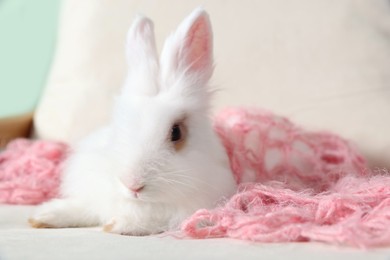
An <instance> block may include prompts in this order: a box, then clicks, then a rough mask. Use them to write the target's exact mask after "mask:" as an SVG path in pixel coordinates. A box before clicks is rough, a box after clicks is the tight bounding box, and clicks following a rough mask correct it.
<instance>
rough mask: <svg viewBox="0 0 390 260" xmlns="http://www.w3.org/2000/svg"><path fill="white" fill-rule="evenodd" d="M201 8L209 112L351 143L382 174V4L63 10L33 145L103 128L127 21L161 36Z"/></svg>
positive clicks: (388, 147) (385, 24)
mask: <svg viewBox="0 0 390 260" xmlns="http://www.w3.org/2000/svg"><path fill="white" fill-rule="evenodd" d="M200 4H203V6H204V7H205V9H206V10H207V11H208V12H209V13H210V16H211V20H212V23H213V27H214V35H215V56H216V65H217V66H216V71H215V75H214V77H213V83H214V85H215V86H216V87H218V88H221V89H222V91H220V92H218V93H217V96H216V99H215V108H216V109H219V108H221V107H224V106H229V105H256V106H261V107H265V108H268V109H270V110H272V111H274V112H277V113H280V114H283V115H286V116H288V117H290V118H291V119H293V120H294V121H296V122H298V123H300V124H302V125H304V126H305V127H307V128H311V129H323V130H330V131H333V132H336V133H339V134H341V135H343V136H344V137H346V138H349V139H351V140H353V141H354V142H355V143H356V144H357V146H358V147H359V148H360V149H361V150H362V151H363V153H364V154H365V155H366V156H367V157H368V158H369V159H370V161H371V164H372V165H373V166H387V167H390V137H389V136H390V134H389V133H390V118H389V113H390V69H389V68H390V3H389V2H388V1H386V0H376V1H366V0H338V1H328V0H322V1H312V0H296V1H289V0H275V1H268V0H242V1H226V0H214V1H207V2H205V1H195V0H191V1H180V0H167V1H140V0H138V1H137V0H128V1H123V0H101V1H95V0H83V1H79V0H67V1H66V2H64V8H63V15H62V23H61V28H60V36H59V40H58V46H57V53H56V57H55V62H54V65H53V68H52V71H51V74H50V78H49V81H48V84H47V87H46V91H45V93H44V95H43V97H42V100H41V102H40V104H39V106H38V109H37V112H36V116H35V131H36V135H37V136H38V137H40V138H46V139H56V140H62V141H67V142H75V141H77V140H79V139H80V138H81V137H82V136H84V135H85V134H86V133H87V132H89V131H91V130H92V129H94V128H96V127H97V126H99V125H102V124H103V123H104V122H106V120H107V118H108V114H109V112H110V109H111V102H112V98H113V95H114V93H116V92H117V91H118V88H119V87H120V86H121V83H122V81H123V78H124V71H125V62H124V41H125V34H126V31H127V29H128V26H129V25H130V23H131V20H132V18H133V17H134V15H135V13H137V12H142V13H144V14H145V15H147V16H149V17H151V18H152V19H153V20H154V21H155V30H156V38H157V41H158V46H159V47H160V48H161V46H162V43H163V40H164V39H165V37H166V36H167V35H168V34H169V32H171V31H172V30H174V29H175V27H176V26H177V25H178V24H179V22H180V21H181V20H182V19H183V18H184V17H185V16H186V15H187V14H189V13H190V12H191V11H192V9H193V8H195V7H197V6H198V5H200Z"/></svg>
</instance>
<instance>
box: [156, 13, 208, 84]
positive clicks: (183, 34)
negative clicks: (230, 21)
mask: <svg viewBox="0 0 390 260" xmlns="http://www.w3.org/2000/svg"><path fill="white" fill-rule="evenodd" d="M212 38H213V34H212V29H211V24H210V20H209V16H208V14H207V13H206V12H205V11H204V10H203V9H201V8H198V9H196V10H195V11H193V12H192V13H191V14H190V15H189V16H188V17H187V18H186V19H185V20H184V21H183V22H182V23H181V24H180V26H179V28H178V29H177V30H176V32H175V33H174V34H173V35H171V36H170V37H169V38H168V39H167V40H166V41H165V45H164V48H163V51H162V54H161V75H162V79H163V81H164V83H165V84H164V85H170V84H173V83H174V82H172V81H174V80H175V79H178V78H181V77H183V76H184V77H185V78H190V79H191V80H192V81H195V82H194V83H196V84H206V83H207V82H208V80H209V79H210V77H211V75H212V72H213V39H212Z"/></svg>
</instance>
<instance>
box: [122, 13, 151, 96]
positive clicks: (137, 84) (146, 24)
mask: <svg viewBox="0 0 390 260" xmlns="http://www.w3.org/2000/svg"><path fill="white" fill-rule="evenodd" d="M126 58H127V63H128V66H129V72H128V79H127V82H126V87H125V91H130V92H132V94H144V95H154V94H156V93H157V91H158V88H157V78H158V70H159V62H158V57H157V51H156V43H155V39H154V29H153V22H152V21H151V20H150V19H149V18H147V17H145V16H142V15H137V16H136V18H135V20H134V22H133V24H132V26H131V27H130V29H129V32H128V33H127V44H126Z"/></svg>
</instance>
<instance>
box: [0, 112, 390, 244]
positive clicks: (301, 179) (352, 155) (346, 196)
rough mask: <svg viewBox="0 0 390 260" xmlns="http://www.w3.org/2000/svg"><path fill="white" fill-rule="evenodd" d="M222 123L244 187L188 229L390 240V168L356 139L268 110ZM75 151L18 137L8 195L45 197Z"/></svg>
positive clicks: (9, 165) (5, 167) (195, 233)
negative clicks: (377, 167)
mask: <svg viewBox="0 0 390 260" xmlns="http://www.w3.org/2000/svg"><path fill="white" fill-rule="evenodd" d="M215 130H216V132H217V133H218V135H219V136H220V138H221V140H222V142H223V144H224V146H225V148H226V151H227V154H228V156H229V159H230V165H231V168H232V170H233V173H234V176H235V178H236V181H237V182H238V183H239V184H240V186H239V190H238V192H237V194H236V195H234V196H233V197H232V198H230V199H229V200H228V201H226V202H224V203H223V204H221V205H220V206H219V207H217V208H215V209H212V210H206V209H200V210H199V211H197V212H196V213H195V214H193V215H192V216H191V217H190V218H188V219H187V220H185V221H184V222H183V223H182V228H181V231H182V232H183V233H184V234H185V235H187V236H189V237H192V238H213V237H231V238H237V239H244V240H251V241H259V242H289V241H322V242H327V243H332V244H346V245H351V246H357V247H374V246H390V229H389V228H388V227H389V226H390V176H389V175H388V173H387V172H386V171H383V172H377V173H376V174H375V173H374V172H373V171H371V170H368V168H367V166H366V162H365V160H364V158H363V157H362V156H361V155H360V154H359V153H358V152H357V151H356V150H355V149H353V148H351V146H350V145H349V144H348V142H347V141H345V140H343V139H342V138H340V137H337V136H335V135H332V134H330V133H325V132H309V131H305V130H303V129H301V128H299V127H297V126H295V125H294V124H292V123H291V122H290V121H289V120H288V119H286V118H283V117H278V116H275V115H273V114H272V113H270V112H267V111H264V110H259V109H241V108H229V109H226V110H224V111H222V112H221V113H220V114H219V115H217V117H216V118H215ZM67 151H68V149H67V147H66V145H64V144H61V143H55V142H50V141H28V140H21V139H19V140H16V141H14V142H12V143H11V144H9V145H8V147H7V149H6V150H5V151H4V152H3V153H2V154H0V202H5V203H14V204H37V203H40V202H43V201H46V200H48V199H50V198H53V197H55V196H57V194H58V193H57V192H58V186H59V183H60V172H61V162H62V161H63V160H64V158H65V157H66V154H67Z"/></svg>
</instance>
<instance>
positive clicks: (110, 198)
mask: <svg viewBox="0 0 390 260" xmlns="http://www.w3.org/2000/svg"><path fill="white" fill-rule="evenodd" d="M127 60H128V64H129V73H128V77H127V79H126V82H125V84H124V87H123V89H122V92H121V93H120V94H119V96H118V97H117V98H116V100H115V104H114V108H113V113H112V117H111V121H110V122H109V123H108V124H107V126H105V127H103V128H102V129H99V130H97V131H96V132H94V133H92V134H90V135H89V136H87V137H86V138H85V139H84V140H83V141H82V142H80V143H79V144H78V145H77V146H76V147H75V148H74V151H73V153H72V155H71V156H70V158H69V159H68V161H67V163H66V167H65V169H64V174H63V179H62V184H61V198H59V199H54V200H52V201H49V202H47V203H45V204H43V205H41V206H40V207H39V208H38V209H37V211H36V213H35V214H34V215H33V216H32V218H31V219H30V223H31V224H32V226H34V227H54V228H59V227H84V226H98V225H103V226H104V230H105V231H108V232H113V233H119V234H127V235H147V234H153V233H159V232H163V231H166V230H172V229H175V228H178V227H179V225H180V223H181V222H182V221H183V220H184V219H185V218H186V217H188V216H189V215H191V214H192V213H194V212H195V211H196V210H197V209H201V208H212V207H214V206H216V204H217V203H218V202H219V201H220V200H221V199H224V198H228V197H229V196H231V195H232V194H233V193H234V192H235V190H236V183H235V181H234V178H233V175H232V173H231V170H230V167H229V162H228V158H227V155H226V152H225V150H224V148H223V147H222V145H221V143H220V140H219V139H218V137H217V136H216V134H215V133H214V131H213V128H212V126H211V122H210V119H209V117H208V108H209V105H210V104H209V103H210V96H211V95H210V90H209V88H208V81H209V79H210V77H211V75H212V70H213V58H212V32H211V26H210V22H209V18H208V15H207V13H206V12H205V11H203V10H202V9H197V10H195V11H194V12H193V13H192V14H190V16H188V17H187V18H186V19H185V20H184V21H183V23H182V24H181V25H180V26H179V28H178V29H177V31H176V32H175V33H173V34H172V35H171V36H170V37H169V38H168V39H167V41H166V43H165V45H164V48H163V51H162V55H161V60H159V59H158V57H157V52H156V48H155V43H154V33H153V24H152V22H151V21H150V20H149V19H148V18H145V17H142V16H139V17H137V18H136V19H135V21H134V23H133V25H132V27H131V28H130V30H129V33H128V39H127Z"/></svg>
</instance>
